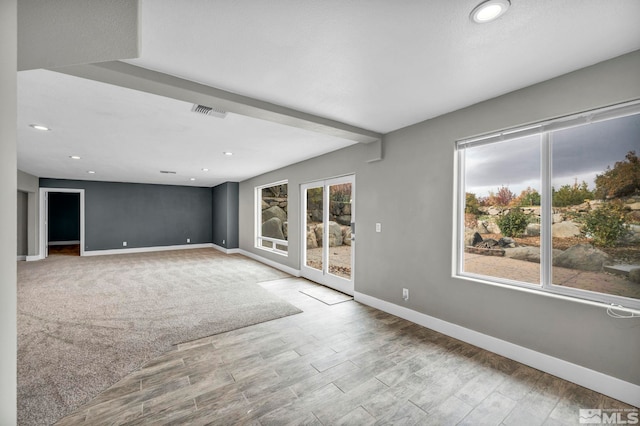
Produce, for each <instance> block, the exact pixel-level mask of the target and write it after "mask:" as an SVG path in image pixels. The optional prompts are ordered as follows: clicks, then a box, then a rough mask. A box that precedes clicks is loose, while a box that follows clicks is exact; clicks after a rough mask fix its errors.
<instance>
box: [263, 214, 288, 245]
mask: <svg viewBox="0 0 640 426" xmlns="http://www.w3.org/2000/svg"><path fill="white" fill-rule="evenodd" d="M262 236H263V237H267V238H277V239H279V240H284V233H283V232H282V221H281V220H280V219H278V218H277V217H272V218H271V219H269V220H267V221H266V222H264V223H263V224H262Z"/></svg>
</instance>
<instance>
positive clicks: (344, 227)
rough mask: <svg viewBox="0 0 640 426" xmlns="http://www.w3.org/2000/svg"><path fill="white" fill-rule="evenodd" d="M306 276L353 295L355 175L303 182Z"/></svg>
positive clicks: (302, 267) (303, 263) (302, 268)
mask: <svg viewBox="0 0 640 426" xmlns="http://www.w3.org/2000/svg"><path fill="white" fill-rule="evenodd" d="M300 198H301V200H302V209H301V211H302V214H303V218H302V221H301V222H302V233H301V235H302V244H301V247H302V256H301V257H302V266H301V268H300V269H301V273H302V276H303V277H305V278H307V279H310V280H312V281H315V282H317V283H319V284H323V285H326V286H328V287H331V288H333V289H335V290H338V291H341V292H343V293H346V294H348V295H351V296H353V292H354V279H353V278H354V277H353V275H354V266H355V263H354V255H353V254H354V248H355V176H353V175H351V176H344V177H340V178H334V179H326V180H321V181H316V182H311V183H307V184H304V185H302V186H301V197H300Z"/></svg>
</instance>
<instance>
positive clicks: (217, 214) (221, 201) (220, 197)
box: [211, 182, 240, 249]
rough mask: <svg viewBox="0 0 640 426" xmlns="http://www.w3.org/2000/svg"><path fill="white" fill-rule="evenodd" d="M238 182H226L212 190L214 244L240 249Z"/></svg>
mask: <svg viewBox="0 0 640 426" xmlns="http://www.w3.org/2000/svg"><path fill="white" fill-rule="evenodd" d="M239 187H240V185H239V183H238V182H225V183H223V184H220V185H217V186H214V187H213V188H212V189H211V194H212V197H213V200H212V202H213V243H214V244H216V245H218V246H220V247H225V248H228V249H234V248H238V195H239Z"/></svg>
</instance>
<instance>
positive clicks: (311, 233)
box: [307, 226, 318, 249]
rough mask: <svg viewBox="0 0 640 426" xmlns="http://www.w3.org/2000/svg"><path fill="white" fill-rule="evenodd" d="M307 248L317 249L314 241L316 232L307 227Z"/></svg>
mask: <svg viewBox="0 0 640 426" xmlns="http://www.w3.org/2000/svg"><path fill="white" fill-rule="evenodd" d="M307 248H308V249H314V248H318V240H317V239H316V232H315V230H314V229H309V227H308V226H307Z"/></svg>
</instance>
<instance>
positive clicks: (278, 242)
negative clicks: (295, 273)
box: [256, 181, 289, 255]
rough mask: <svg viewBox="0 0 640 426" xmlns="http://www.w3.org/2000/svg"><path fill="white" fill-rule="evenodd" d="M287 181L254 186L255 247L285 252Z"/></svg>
mask: <svg viewBox="0 0 640 426" xmlns="http://www.w3.org/2000/svg"><path fill="white" fill-rule="evenodd" d="M287 186H288V185H287V182H286V181H285V182H277V183H273V184H270V185H266V186H260V187H257V188H256V247H258V248H260V249H263V250H269V251H273V252H276V253H279V254H285V255H286V254H287V253H288V250H289V242H288V241H287V240H288V230H289V226H288V225H289V223H288V219H287V218H288V211H289V209H288V201H287V190H288V188H287Z"/></svg>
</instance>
